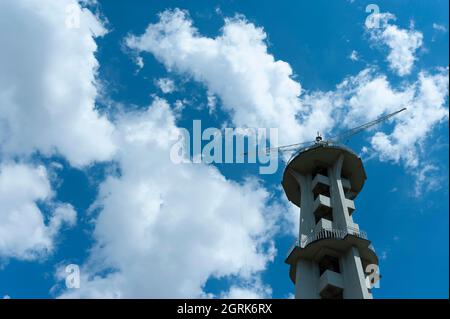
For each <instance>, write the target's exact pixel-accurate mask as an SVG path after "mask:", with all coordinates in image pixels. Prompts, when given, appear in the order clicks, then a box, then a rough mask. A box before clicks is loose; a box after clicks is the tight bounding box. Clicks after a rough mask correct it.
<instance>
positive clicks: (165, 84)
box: [156, 78, 175, 94]
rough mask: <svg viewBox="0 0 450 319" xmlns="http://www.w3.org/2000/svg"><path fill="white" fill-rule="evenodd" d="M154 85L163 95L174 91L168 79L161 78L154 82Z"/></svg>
mask: <svg viewBox="0 0 450 319" xmlns="http://www.w3.org/2000/svg"><path fill="white" fill-rule="evenodd" d="M156 85H157V86H158V88H159V89H160V90H161V92H163V93H164V94H168V93H172V92H173V91H175V83H174V82H173V80H171V79H168V78H161V79H158V80H157V81H156Z"/></svg>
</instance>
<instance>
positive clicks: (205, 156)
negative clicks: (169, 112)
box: [170, 120, 278, 175]
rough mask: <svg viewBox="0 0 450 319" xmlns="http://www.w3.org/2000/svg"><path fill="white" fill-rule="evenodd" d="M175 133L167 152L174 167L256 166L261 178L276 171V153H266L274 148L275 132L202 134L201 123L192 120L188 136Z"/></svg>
mask: <svg viewBox="0 0 450 319" xmlns="http://www.w3.org/2000/svg"><path fill="white" fill-rule="evenodd" d="M179 132H180V134H179V138H178V140H177V142H176V143H175V144H174V145H173V146H172V148H171V150H170V159H171V161H172V162H173V163H175V164H182V163H193V164H199V163H204V164H211V163H215V164H221V163H225V164H243V163H250V164H259V173H260V174H262V175H267V174H274V173H275V172H276V171H277V169H278V152H268V151H267V149H268V148H269V147H270V146H273V145H278V129H277V128H223V129H218V128H213V127H208V128H206V129H204V130H202V126H201V121H200V120H194V121H193V123H192V136H191V133H190V132H189V130H187V129H185V128H181V129H180V131H179ZM205 142H206V144H205ZM191 145H192V147H191ZM191 158H192V159H191Z"/></svg>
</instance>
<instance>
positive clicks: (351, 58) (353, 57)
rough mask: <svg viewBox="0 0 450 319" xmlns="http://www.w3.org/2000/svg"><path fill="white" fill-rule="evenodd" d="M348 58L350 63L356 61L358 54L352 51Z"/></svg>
mask: <svg viewBox="0 0 450 319" xmlns="http://www.w3.org/2000/svg"><path fill="white" fill-rule="evenodd" d="M348 58H349V59H350V60H352V61H358V60H359V54H358V52H357V51H356V50H353V51H352V53H350V55H349V56H348Z"/></svg>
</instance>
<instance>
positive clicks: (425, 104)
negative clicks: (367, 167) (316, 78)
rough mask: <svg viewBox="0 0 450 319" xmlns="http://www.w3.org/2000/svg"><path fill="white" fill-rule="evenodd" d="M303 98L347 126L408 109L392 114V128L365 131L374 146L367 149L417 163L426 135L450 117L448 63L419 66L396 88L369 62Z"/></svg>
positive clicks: (389, 158) (380, 155)
mask: <svg viewBox="0 0 450 319" xmlns="http://www.w3.org/2000/svg"><path fill="white" fill-rule="evenodd" d="M303 101H304V103H306V104H308V105H321V106H322V109H324V110H325V113H324V116H333V117H334V118H335V120H336V121H337V122H338V123H340V127H337V128H336V127H335V131H339V130H341V131H344V130H345V129H346V128H351V127H355V126H357V125H359V124H362V123H365V122H368V121H371V120H374V119H376V118H378V117H380V116H382V115H387V114H389V113H392V112H394V111H397V110H399V109H401V108H404V107H406V108H407V111H405V112H403V113H401V114H399V115H398V116H396V117H394V118H392V119H391V120H389V122H388V123H392V126H391V127H392V128H391V129H389V128H386V127H385V126H376V127H373V128H372V129H371V130H369V131H366V134H369V140H370V143H371V149H368V148H367V147H365V148H364V149H363V153H364V154H367V153H369V152H371V153H372V154H373V156H375V157H377V158H379V159H380V160H383V161H393V162H396V163H404V164H405V166H407V167H409V168H412V167H417V166H418V165H419V163H420V159H421V157H423V156H421V155H423V154H421V153H422V150H423V147H422V146H423V144H424V142H425V140H426V138H427V137H428V136H429V135H430V133H431V132H432V130H433V129H434V128H435V127H436V125H438V124H439V123H442V122H443V121H445V120H446V119H448V106H447V104H446V102H447V101H448V68H440V69H438V70H436V71H435V72H433V73H427V72H420V73H419V75H418V79H417V80H416V81H415V82H412V83H405V84H404V85H402V86H400V87H398V88H394V87H392V85H391V83H390V82H389V81H388V79H387V77H386V75H384V74H382V73H379V72H377V71H376V69H374V68H367V69H364V70H362V71H361V72H360V73H358V74H357V75H354V76H349V77H347V78H346V79H344V80H343V81H342V82H341V83H340V84H339V85H337V87H336V90H334V91H330V92H322V91H315V92H311V93H308V94H306V95H305V97H304V98H303ZM380 128H381V129H383V131H381V130H380ZM389 132H390V133H389ZM328 137H329V136H328Z"/></svg>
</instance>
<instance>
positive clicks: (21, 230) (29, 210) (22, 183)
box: [0, 163, 76, 260]
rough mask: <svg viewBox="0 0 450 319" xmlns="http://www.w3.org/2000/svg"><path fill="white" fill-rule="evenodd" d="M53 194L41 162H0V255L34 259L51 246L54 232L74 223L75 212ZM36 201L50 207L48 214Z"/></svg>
mask: <svg viewBox="0 0 450 319" xmlns="http://www.w3.org/2000/svg"><path fill="white" fill-rule="evenodd" d="M52 197H53V193H52V190H51V186H50V182H49V179H48V176H47V171H46V169H45V168H44V167H43V166H37V167H35V166H30V165H26V164H16V163H8V164H5V163H4V164H1V165H0V207H1V209H0V219H1V220H2V222H1V223H0V258H3V259H8V258H17V259H23V260H33V259H37V258H39V257H43V256H46V255H47V254H48V253H50V252H51V251H52V250H53V248H54V238H55V236H56V235H57V234H58V232H59V231H60V229H61V228H62V227H63V226H73V225H74V224H75V222H76V212H75V211H74V209H73V207H72V206H71V205H69V204H64V203H58V202H55V201H54V200H53V199H52ZM38 203H44V204H46V205H47V206H49V207H50V210H51V213H50V216H49V217H48V218H46V217H45V216H44V213H43V212H42V211H41V209H40V208H39V206H38ZM46 219H48V222H46V221H45V220H46Z"/></svg>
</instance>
